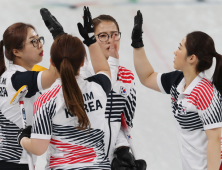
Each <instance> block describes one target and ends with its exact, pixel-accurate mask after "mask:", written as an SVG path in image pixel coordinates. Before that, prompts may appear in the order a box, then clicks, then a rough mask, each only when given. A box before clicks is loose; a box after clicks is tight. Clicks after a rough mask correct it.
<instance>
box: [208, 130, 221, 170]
mask: <svg viewBox="0 0 222 170" xmlns="http://www.w3.org/2000/svg"><path fill="white" fill-rule="evenodd" d="M205 132H206V134H207V137H208V145H207V170H218V169H219V167H220V157H221V145H220V144H221V128H215V129H210V130H206V131H205Z"/></svg>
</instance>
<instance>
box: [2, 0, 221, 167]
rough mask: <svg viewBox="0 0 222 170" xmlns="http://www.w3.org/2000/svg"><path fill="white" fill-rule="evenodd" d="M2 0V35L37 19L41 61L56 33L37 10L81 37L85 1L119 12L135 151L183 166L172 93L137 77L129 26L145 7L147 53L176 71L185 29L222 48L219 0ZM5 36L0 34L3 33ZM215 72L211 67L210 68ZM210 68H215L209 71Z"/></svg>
mask: <svg viewBox="0 0 222 170" xmlns="http://www.w3.org/2000/svg"><path fill="white" fill-rule="evenodd" d="M134 1H135V0H134ZM130 2H131V3H130ZM138 2H139V3H134V2H133V0H131V1H127V0H95V1H93V0H66V1H65V0H53V1H52V0H51V1H49V0H38V1H33V0H29V1H28V0H4V1H3V0H1V1H0V23H1V26H0V35H3V33H4V31H5V29H6V28H7V27H8V26H9V25H11V24H13V23H15V22H26V23H31V24H33V25H34V26H35V27H36V29H37V32H38V34H39V35H41V36H44V37H45V40H46V42H45V45H44V57H43V61H42V62H41V63H40V65H42V66H44V67H47V68H48V66H49V58H50V46H51V44H52V42H53V39H52V36H51V34H50V33H49V31H48V29H47V28H46V26H45V24H44V22H43V21H42V18H41V16H40V13H39V9H40V8H42V7H45V8H48V9H49V10H50V11H51V13H52V14H53V15H54V16H55V17H56V18H57V19H58V21H59V22H60V23H61V24H62V25H63V28H64V30H65V31H66V32H68V33H71V34H73V35H76V36H78V37H80V35H79V33H78V29H77V23H78V22H82V17H81V16H82V13H83V12H82V6H80V7H79V8H76V9H71V8H69V6H70V5H74V4H80V5H83V4H84V3H86V5H87V3H88V4H89V7H90V11H91V13H92V16H93V17H96V16H98V15H100V14H109V15H112V16H113V17H114V18H116V20H117V22H118V23H119V26H120V31H121V32H122V38H121V47H120V51H119V53H120V64H121V65H122V66H125V67H126V68H128V69H130V70H132V71H133V73H134V74H135V80H136V89H137V108H136V113H135V119H134V128H133V131H132V136H133V140H134V145H135V148H136V150H137V155H138V156H139V158H141V159H145V160H146V162H147V170H160V169H164V170H181V169H182V166H181V161H180V155H179V150H178V142H177V137H176V129H175V125H174V120H173V114H172V112H171V104H170V102H171V101H170V96H169V95H163V94H161V93H158V92H155V91H153V90H150V89H148V88H146V87H144V86H143V85H141V83H140V82H139V79H138V76H137V75H136V72H135V69H134V65H133V49H132V47H131V45H130V44H131V32H132V28H133V21H134V16H135V14H136V11H137V10H141V12H142V14H143V18H144V24H143V31H144V34H143V40H144V44H145V49H146V53H147V57H148V59H149V60H150V62H151V64H152V66H153V68H154V69H155V71H156V72H169V71H173V70H174V69H173V58H174V54H173V52H174V51H175V50H176V49H177V47H178V46H179V43H180V41H181V40H182V39H183V38H184V37H185V36H186V34H187V33H189V32H191V31H195V30H200V31H204V32H206V33H208V34H209V35H210V36H211V37H212V38H213V39H214V41H215V46H216V50H217V52H218V53H222V18H221V16H222V10H221V9H222V3H221V1H220V0H208V1H207V0H206V1H205V2H197V1H195V0H162V1H161V0H141V1H138ZM1 39H2V36H1ZM211 72H212V71H211ZM211 74H212V73H211ZM45 163H46V161H45V155H43V156H40V157H38V160H37V166H36V170H43V169H44V166H45Z"/></svg>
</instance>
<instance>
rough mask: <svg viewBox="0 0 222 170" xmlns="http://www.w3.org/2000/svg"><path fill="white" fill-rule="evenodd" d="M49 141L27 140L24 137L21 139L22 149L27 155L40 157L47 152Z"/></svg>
mask: <svg viewBox="0 0 222 170" xmlns="http://www.w3.org/2000/svg"><path fill="white" fill-rule="evenodd" d="M49 142H50V140H48V139H34V138H32V139H29V138H27V137H24V138H22V139H21V142H20V143H21V145H22V147H23V148H24V149H25V150H27V151H28V152H29V153H31V154H34V155H37V156H40V155H42V154H43V153H45V151H46V150H47V148H48V146H49Z"/></svg>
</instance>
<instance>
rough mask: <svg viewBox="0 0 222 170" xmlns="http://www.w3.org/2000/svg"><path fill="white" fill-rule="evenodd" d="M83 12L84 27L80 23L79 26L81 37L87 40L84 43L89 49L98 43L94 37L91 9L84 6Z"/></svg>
mask: <svg viewBox="0 0 222 170" xmlns="http://www.w3.org/2000/svg"><path fill="white" fill-rule="evenodd" d="M83 12H84V17H83V21H84V26H83V25H82V24H81V23H78V24H77V26H78V29H79V33H80V35H81V36H82V37H83V38H84V39H85V40H84V41H83V43H84V44H86V45H87V46H88V47H89V46H90V45H91V44H93V43H95V42H96V37H95V35H94V26H93V22H92V17H91V13H90V11H89V7H85V6H84V8H83Z"/></svg>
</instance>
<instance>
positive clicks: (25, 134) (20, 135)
mask: <svg viewBox="0 0 222 170" xmlns="http://www.w3.org/2000/svg"><path fill="white" fill-rule="evenodd" d="M31 132H32V126H31V125H30V126H27V127H26V128H25V129H23V128H21V129H20V130H19V132H18V134H17V141H18V144H19V145H20V146H21V144H20V141H21V140H22V138H24V137H28V138H30V136H31Z"/></svg>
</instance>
